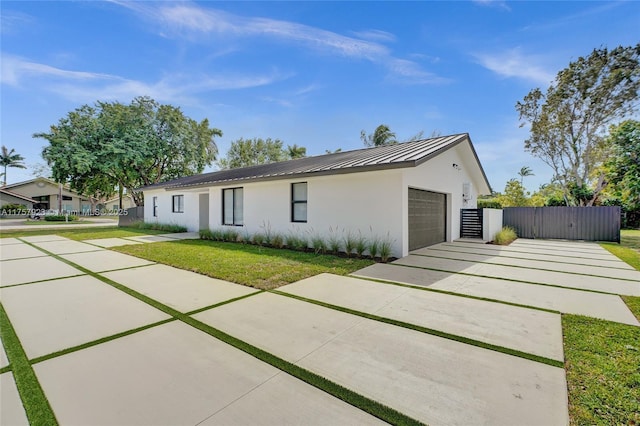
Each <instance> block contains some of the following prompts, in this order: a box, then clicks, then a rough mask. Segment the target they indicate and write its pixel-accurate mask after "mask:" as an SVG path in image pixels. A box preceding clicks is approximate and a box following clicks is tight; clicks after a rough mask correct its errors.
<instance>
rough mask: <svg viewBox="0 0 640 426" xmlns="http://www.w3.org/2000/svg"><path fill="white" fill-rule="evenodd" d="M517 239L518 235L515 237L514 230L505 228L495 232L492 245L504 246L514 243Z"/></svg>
mask: <svg viewBox="0 0 640 426" xmlns="http://www.w3.org/2000/svg"><path fill="white" fill-rule="evenodd" d="M517 238H518V235H516V231H515V229H513V228H511V227H509V226H505V227H504V228H502V230H500V231H498V232H496V235H495V237H493V243H494V244H498V245H501V246H506V245H509V244H511V243H512V242H514V241H515V240H516V239H517Z"/></svg>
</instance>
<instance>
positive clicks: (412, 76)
mask: <svg viewBox="0 0 640 426" xmlns="http://www.w3.org/2000/svg"><path fill="white" fill-rule="evenodd" d="M113 3H116V4H119V5H121V6H124V7H126V8H128V9H131V10H133V11H135V12H137V13H139V14H140V15H142V16H143V17H145V18H146V19H149V20H151V21H153V22H155V23H157V24H158V25H160V26H161V27H162V30H161V31H162V34H163V35H165V36H166V35H167V34H173V36H180V37H185V38H188V39H191V40H194V39H203V38H204V39H205V40H206V36H228V37H262V38H264V37H269V38H273V39H276V40H279V41H282V42H285V43H291V44H297V45H300V46H303V47H304V48H306V49H314V50H320V51H324V52H329V53H331V54H336V55H340V56H344V57H348V58H352V59H361V60H367V61H370V62H373V63H376V64H379V65H381V66H383V67H385V68H386V69H387V70H388V71H389V72H390V73H391V74H395V77H399V78H402V79H403V80H404V81H405V82H409V83H418V84H423V83H440V82H442V81H443V80H442V79H441V78H439V77H437V76H435V75H433V74H431V73H429V72H427V71H424V70H422V69H421V67H420V65H419V64H417V63H415V62H412V61H410V60H406V59H399V58H396V57H394V56H393V55H392V53H391V51H390V50H389V49H388V48H387V47H386V46H384V45H382V44H380V43H378V42H376V40H377V41H381V40H383V41H390V40H392V39H395V36H393V35H392V34H390V33H386V32H384V31H379V30H368V31H365V32H362V33H356V34H358V35H359V38H356V37H348V36H344V35H341V34H338V33H335V32H332V31H327V30H323V29H321V28H316V27H312V26H309V25H304V24H299V23H296V22H290V21H283V20H277V19H270V18H259V17H243V16H238V15H234V14H230V13H227V12H224V11H220V10H216V9H210V8H203V7H200V6H198V5H195V4H193V3H189V2H184V3H179V4H162V3H161V4H160V5H154V6H148V5H146V4H144V3H143V2H129V1H126V2H123V1H119V0H118V1H113Z"/></svg>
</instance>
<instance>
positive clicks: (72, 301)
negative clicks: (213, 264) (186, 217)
mask: <svg viewBox="0 0 640 426" xmlns="http://www.w3.org/2000/svg"><path fill="white" fill-rule="evenodd" d="M26 241H30V243H31V244H33V246H35V247H32V246H29V245H27V243H26ZM173 241H175V239H173ZM71 243H74V244H71ZM24 246H27V247H32V248H37V247H42V248H44V247H46V250H47V251H49V252H52V253H54V252H58V253H67V252H68V251H70V250H71V251H74V253H67V254H60V257H61V258H62V259H66V260H68V261H70V262H73V263H74V264H77V265H81V266H82V267H83V268H87V269H89V270H90V271H103V270H113V269H119V270H118V271H116V272H106V273H105V274H104V276H105V277H108V278H109V279H112V280H114V281H117V282H119V283H121V284H122V285H124V286H128V287H130V288H131V289H133V290H136V291H138V292H140V293H143V294H148V295H149V296H150V297H153V298H157V299H158V300H160V301H162V302H165V303H167V305H169V306H173V307H175V308H176V309H180V310H182V311H189V310H192V309H194V308H203V307H208V306H211V305H216V304H218V303H221V302H225V301H229V300H231V299H234V298H236V297H240V296H246V295H250V294H253V293H255V292H256V290H255V289H251V288H248V287H244V286H239V285H236V284H232V283H228V282H224V281H220V280H214V279H211V278H207V277H203V276H201V275H198V274H195V273H193V272H188V271H183V270H179V269H175V268H170V267H166V266H163V265H155V264H152V263H151V262H147V261H142V260H141V259H137V258H135V257H132V256H126V255H121V254H120V253H114V252H110V251H107V250H102V249H98V250H96V246H94V245H90V244H86V243H80V242H75V241H71V240H67V239H64V238H61V237H56V236H38V237H27V238H21V239H11V240H4V241H3V244H2V248H3V249H2V252H1V254H2V255H3V257H2V258H0V265H1V276H0V279H1V282H2V286H4V287H3V288H1V289H0V302H1V303H2V306H3V308H4V310H5V312H6V313H7V316H8V318H9V320H10V321H11V323H12V325H13V327H14V329H15V332H16V334H17V337H18V339H19V340H20V343H21V346H22V347H23V349H24V350H25V352H26V356H27V357H28V358H29V359H30V360H31V363H32V367H33V369H34V371H35V374H36V377H37V380H38V381H39V383H40V386H41V387H42V389H43V390H44V392H45V395H46V397H47V399H48V401H49V403H50V405H51V407H52V409H53V412H54V415H55V417H56V418H57V420H58V422H59V423H60V424H105V425H113V424H118V425H148V424H154V425H175V424H190V425H196V424H208V425H209V424H210V425H213V424H221V425H234V424H236V425H246V424H302V423H305V424H378V423H382V422H380V421H379V420H378V419H377V418H374V417H372V416H371V415H369V414H367V413H365V412H363V411H360V410H359V409H357V408H355V407H353V406H351V405H349V404H347V403H345V402H343V401H342V400H340V399H337V398H334V397H332V396H331V395H329V394H327V393H325V392H324V391H322V390H319V389H317V388H315V387H313V386H311V385H309V384H307V383H305V382H302V381H300V380H298V379H296V378H294V377H292V376H289V375H288V374H285V373H283V372H282V371H280V370H278V369H277V368H275V367H273V366H271V365H269V364H266V363H264V362H262V361H259V360H258V359H256V358H253V357H252V356H250V355H248V354H246V353H244V352H242V351H240V350H238V349H236V348H234V347H232V346H229V345H227V344H225V343H223V342H221V341H219V340H217V339H215V338H213V337H211V336H210V335H208V334H205V333H203V332H202V331H200V330H198V329H196V328H193V327H191V326H189V325H187V324H185V323H183V322H181V321H179V320H171V317H170V316H169V315H167V314H165V313H164V312H162V311H160V310H158V309H156V308H154V307H152V306H150V305H148V304H146V303H144V302H142V301H141V300H138V299H137V298H135V297H132V296H131V295H129V294H127V293H125V292H123V291H121V290H119V289H117V288H115V287H113V286H111V285H109V284H107V283H105V282H104V281H101V280H100V279H98V278H97V277H94V276H91V275H87V274H84V273H83V272H82V270H80V269H77V268H75V267H74V266H73V265H69V264H67V263H64V262H62V261H61V260H58V259H55V258H54V257H42V256H41V257H28V258H24V259H13V260H4V255H5V254H7V257H8V258H10V257H11V256H10V254H11V253H14V252H18V251H20V250H22V252H23V253H26V254H27V255H31V253H27V252H26V251H24ZM89 250H91V251H89ZM112 255H118V257H117V258H116V257H112ZM18 262H21V263H19V264H18ZM47 262H48V263H47ZM145 265H149V266H145ZM122 268H129V269H122ZM154 280H155V281H156V282H157V283H158V285H156V286H154V285H153V281H154ZM167 321H169V322H167ZM60 351H61V352H60ZM43 356H44V357H45V358H41V359H40V360H39V359H38V357H43ZM7 366H9V367H11V359H7V357H6V355H5V352H4V349H3V350H2V351H1V356H0V368H3V367H7ZM0 386H1V389H2V392H0V410H1V412H2V424H3V425H4V424H7V425H14V424H16V425H19V424H28V421H27V418H26V413H25V410H24V409H23V407H22V402H21V399H20V395H19V393H18V389H17V387H16V382H15V379H14V372H12V371H7V372H4V373H2V374H1V375H0ZM88 390H90V391H88ZM27 392H28V390H27Z"/></svg>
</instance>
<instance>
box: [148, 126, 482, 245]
mask: <svg viewBox="0 0 640 426" xmlns="http://www.w3.org/2000/svg"><path fill="white" fill-rule="evenodd" d="M142 190H143V191H144V199H145V207H144V217H145V221H146V222H158V223H172V224H179V225H183V226H186V227H187V228H188V229H189V230H190V231H196V230H199V229H220V228H224V227H237V230H238V231H239V232H240V234H246V235H253V234H256V233H265V232H267V231H270V232H277V233H279V234H281V235H283V236H286V235H288V234H290V233H294V234H298V235H299V236H302V237H306V238H311V237H313V236H321V237H323V238H325V239H326V238H329V237H330V236H331V235H334V236H335V235H336V234H339V236H340V238H343V237H344V236H345V235H347V234H348V233H351V234H352V235H360V234H361V235H363V236H364V237H366V238H380V239H386V240H388V241H391V242H392V247H393V248H392V251H393V255H394V256H397V257H400V256H405V255H407V254H408V252H409V251H410V250H415V249H417V248H420V247H425V246H429V245H432V244H436V243H439V242H443V241H451V240H453V239H457V238H459V236H460V209H461V208H475V207H476V200H477V196H478V195H480V194H489V193H490V192H491V189H490V186H489V182H488V181H487V177H486V175H485V173H484V170H483V169H482V166H481V165H480V162H479V160H478V156H477V155H476V152H475V150H474V148H473V145H472V143H471V140H470V138H469V135H468V134H457V135H451V136H443V137H437V138H431V139H425V140H420V141H413V142H406V143H401V144H396V145H386V146H380V147H373V148H365V149H359V150H355V151H347V152H339V153H334V154H327V155H320V156H316V157H306V158H300V159H296V160H290V161H284V162H279V163H272V164H265V165H259V166H253V167H246V168H241V169H232V170H222V171H218V172H213V173H206V174H201V175H195V176H188V177H184V178H180V179H176V180H172V181H168V182H163V183H158V184H155V185H151V186H147V187H145V188H142Z"/></svg>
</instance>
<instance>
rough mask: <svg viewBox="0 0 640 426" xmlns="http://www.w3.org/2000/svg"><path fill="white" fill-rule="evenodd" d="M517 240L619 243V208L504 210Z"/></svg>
mask: <svg viewBox="0 0 640 426" xmlns="http://www.w3.org/2000/svg"><path fill="white" fill-rule="evenodd" d="M502 224H503V226H510V227H512V228H514V229H515V230H516V233H517V234H518V237H522V238H545V239H562V240H586V241H615V242H617V243H619V242H620V207H506V208H504V209H503V215H502Z"/></svg>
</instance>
